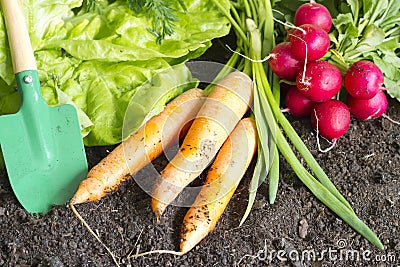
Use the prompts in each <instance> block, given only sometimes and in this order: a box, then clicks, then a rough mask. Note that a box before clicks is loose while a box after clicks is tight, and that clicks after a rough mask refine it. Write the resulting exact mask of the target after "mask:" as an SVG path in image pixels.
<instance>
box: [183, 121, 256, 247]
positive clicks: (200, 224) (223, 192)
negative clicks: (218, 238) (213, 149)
mask: <svg viewBox="0 0 400 267" xmlns="http://www.w3.org/2000/svg"><path fill="white" fill-rule="evenodd" d="M256 148H257V132H256V125H255V122H254V120H253V119H252V118H245V119H242V120H241V121H240V122H239V123H238V125H237V126H236V127H235V129H234V130H233V131H232V133H231V135H230V136H229V138H228V139H227V140H226V141H225V143H224V145H223V146H222V147H221V150H220V152H219V153H218V155H217V157H216V158H215V161H214V162H213V164H212V166H211V168H210V170H209V171H208V173H207V180H206V182H205V184H204V186H203V187H202V188H201V190H200V193H199V194H198V196H197V198H196V200H195V202H194V203H193V205H192V207H191V208H190V209H189V211H188V212H187V214H186V216H185V218H184V219H183V226H182V231H181V242H180V251H181V252H182V253H187V252H188V251H190V250H191V249H192V248H193V247H194V246H195V245H196V244H197V243H199V242H200V241H201V240H202V239H203V238H204V237H205V236H206V235H207V234H208V233H209V232H211V231H212V230H213V229H214V227H215V225H216V224H217V222H218V220H219V218H220V217H221V215H222V213H223V212H224V210H225V208H226V206H227V205H228V203H229V200H230V199H231V198H232V195H233V193H234V192H235V190H236V188H237V186H238V184H239V182H240V180H241V179H242V177H243V176H244V174H245V172H246V170H247V168H248V167H249V165H250V162H251V160H252V158H253V156H254V154H255V151H256Z"/></svg>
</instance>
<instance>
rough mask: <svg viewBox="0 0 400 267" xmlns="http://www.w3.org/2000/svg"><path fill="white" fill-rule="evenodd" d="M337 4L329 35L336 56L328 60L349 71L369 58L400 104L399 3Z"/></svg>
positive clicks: (365, 1) (353, 1)
mask: <svg viewBox="0 0 400 267" xmlns="http://www.w3.org/2000/svg"><path fill="white" fill-rule="evenodd" d="M336 2H338V5H337V6H338V7H339V10H338V11H339V12H340V13H339V14H338V15H337V16H336V17H334V19H333V25H334V31H333V32H332V33H331V34H330V37H331V40H332V41H333V43H334V48H333V49H334V50H335V51H334V53H331V54H330V56H329V57H328V60H329V61H331V62H333V63H334V64H336V65H338V66H340V67H342V70H346V67H347V66H349V65H351V64H352V63H354V62H356V61H359V60H361V59H369V60H372V61H374V63H375V64H376V65H377V66H378V67H379V68H380V69H381V70H382V71H383V74H384V76H385V85H386V87H388V88H390V90H388V91H387V92H388V93H389V94H390V95H391V96H392V97H395V98H397V99H398V100H399V101H400V84H399V83H398V81H399V80H400V18H399V13H400V1H398V0H347V1H336Z"/></svg>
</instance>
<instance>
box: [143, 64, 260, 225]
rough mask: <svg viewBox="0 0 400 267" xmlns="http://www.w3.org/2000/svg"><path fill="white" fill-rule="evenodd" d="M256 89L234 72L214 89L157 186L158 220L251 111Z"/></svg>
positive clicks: (239, 73)
mask: <svg viewBox="0 0 400 267" xmlns="http://www.w3.org/2000/svg"><path fill="white" fill-rule="evenodd" d="M252 89H253V83H252V80H251V79H250V77H249V76H247V75H246V74H244V73H243V72H232V73H230V74H228V75H227V76H226V77H225V78H223V79H222V80H221V81H219V82H218V83H217V84H216V85H215V86H214V88H213V89H212V91H211V92H210V94H209V95H208V97H207V98H206V100H205V101H204V104H203V106H202V107H201V109H200V111H199V113H198V114H197V116H196V118H195V120H194V121H193V123H192V125H191V127H190V129H189V131H188V133H187V135H186V137H185V138H184V140H183V143H182V145H181V147H180V149H179V151H178V153H177V154H176V156H175V157H174V158H173V159H172V160H171V161H170V162H169V163H168V165H167V166H166V167H165V169H164V170H163V171H162V172H161V177H160V179H159V180H158V181H157V182H156V183H155V185H154V188H153V191H152V197H153V198H152V203H151V205H152V209H153V211H154V213H155V215H156V217H157V218H158V219H159V218H160V217H161V215H162V214H163V213H164V211H165V209H166V207H167V206H168V205H169V204H170V203H171V202H172V201H173V200H174V199H175V198H176V197H177V196H178V194H179V193H180V192H181V191H182V190H183V188H184V187H186V186H187V185H188V184H189V183H190V182H192V181H193V180H194V179H195V178H196V177H198V176H199V175H200V174H201V172H202V171H203V170H204V169H205V168H206V167H207V166H208V164H209V163H210V162H211V161H212V160H213V158H214V157H215V155H216V154H217V152H218V150H219V149H220V148H221V146H222V144H223V143H224V142H225V140H226V138H227V137H228V135H229V134H230V132H231V131H232V130H233V128H234V127H235V126H236V124H237V123H238V122H239V121H240V119H241V118H242V117H243V115H244V114H245V113H246V111H247V110H248V107H249V105H250V102H251V100H252Z"/></svg>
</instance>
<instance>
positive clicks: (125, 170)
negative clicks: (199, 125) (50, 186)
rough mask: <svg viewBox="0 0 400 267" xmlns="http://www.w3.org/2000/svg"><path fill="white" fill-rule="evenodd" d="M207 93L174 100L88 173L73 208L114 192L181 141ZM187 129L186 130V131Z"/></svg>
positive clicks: (191, 93)
mask: <svg viewBox="0 0 400 267" xmlns="http://www.w3.org/2000/svg"><path fill="white" fill-rule="evenodd" d="M205 95H206V94H205V92H204V91H203V90H201V89H197V88H196V89H191V90H188V91H186V92H185V93H183V94H181V95H180V96H178V97H176V98H175V99H173V100H172V101H171V102H170V103H168V104H167V105H166V107H165V108H164V110H163V111H162V112H161V113H159V114H158V115H156V116H154V117H152V118H151V119H150V120H149V121H147V123H145V124H144V125H143V126H142V127H140V128H139V129H138V130H137V131H136V132H135V133H134V134H132V135H131V136H130V137H129V138H128V139H126V140H125V141H124V142H122V143H121V144H120V145H119V146H117V147H116V148H115V149H114V150H113V151H112V152H111V153H110V154H109V155H108V156H107V157H105V158H104V159H102V160H101V161H100V162H99V163H98V164H97V165H96V166H94V167H93V168H92V169H91V170H90V171H89V173H88V175H87V178H86V179H85V180H83V181H82V182H81V183H80V185H79V187H78V190H77V192H76V193H75V195H74V196H73V198H72V199H71V201H70V203H71V204H73V205H74V204H79V203H84V202H91V201H98V200H99V199H100V198H102V197H103V196H105V195H106V194H107V193H109V192H111V191H113V190H115V189H116V188H117V187H118V185H120V184H121V183H122V182H123V181H125V180H127V179H129V178H131V177H132V175H134V174H135V173H137V172H138V171H139V170H140V169H142V168H143V167H144V166H146V165H147V164H149V163H150V162H151V161H152V160H153V159H155V158H157V157H158V156H160V155H161V154H162V153H163V150H164V149H166V148H168V147H169V146H170V145H172V144H173V143H174V142H176V141H177V140H178V138H179V135H180V132H181V130H183V129H184V128H185V125H186V124H187V123H188V122H190V121H191V120H193V118H194V117H195V116H196V114H197V112H198V111H199V109H200V108H201V106H202V104H203V102H204V99H205ZM186 128H187V127H186Z"/></svg>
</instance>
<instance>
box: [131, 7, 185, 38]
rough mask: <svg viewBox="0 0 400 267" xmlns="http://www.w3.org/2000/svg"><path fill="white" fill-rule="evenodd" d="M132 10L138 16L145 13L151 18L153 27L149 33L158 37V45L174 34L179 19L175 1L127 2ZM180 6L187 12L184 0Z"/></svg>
mask: <svg viewBox="0 0 400 267" xmlns="http://www.w3.org/2000/svg"><path fill="white" fill-rule="evenodd" d="M127 1H128V5H129V7H130V9H132V10H133V11H134V12H135V13H136V14H141V13H144V14H145V15H146V16H149V17H150V20H151V22H152V27H151V28H149V31H150V32H151V33H153V34H154V36H156V37H157V43H161V41H162V40H164V38H165V37H166V36H168V35H171V34H173V33H174V28H175V23H176V22H177V21H178V17H177V15H176V14H175V13H176V12H177V10H176V9H175V8H174V3H175V1H171V0H127ZM178 2H179V4H180V6H181V7H182V8H183V9H184V10H186V6H185V4H184V2H183V0H180V1H178Z"/></svg>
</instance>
